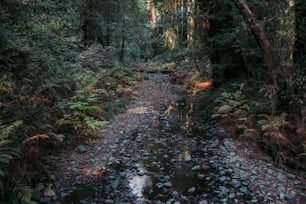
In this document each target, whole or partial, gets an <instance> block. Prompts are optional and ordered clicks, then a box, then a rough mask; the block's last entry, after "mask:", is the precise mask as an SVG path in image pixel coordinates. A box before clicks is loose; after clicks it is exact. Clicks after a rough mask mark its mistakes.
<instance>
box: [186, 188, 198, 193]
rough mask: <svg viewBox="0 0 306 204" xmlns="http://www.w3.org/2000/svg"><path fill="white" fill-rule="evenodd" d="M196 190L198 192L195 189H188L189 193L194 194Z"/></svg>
mask: <svg viewBox="0 0 306 204" xmlns="http://www.w3.org/2000/svg"><path fill="white" fill-rule="evenodd" d="M195 190H196V189H195V187H191V188H189V189H188V193H194V192H195Z"/></svg>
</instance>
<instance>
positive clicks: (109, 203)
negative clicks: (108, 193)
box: [104, 199, 114, 204]
mask: <svg viewBox="0 0 306 204" xmlns="http://www.w3.org/2000/svg"><path fill="white" fill-rule="evenodd" d="M104 203H105V204H113V203H114V201H113V200H111V199H107V200H105V201H104Z"/></svg>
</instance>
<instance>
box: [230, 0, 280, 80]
mask: <svg viewBox="0 0 306 204" xmlns="http://www.w3.org/2000/svg"><path fill="white" fill-rule="evenodd" d="M232 1H233V2H234V4H235V5H236V7H237V8H238V10H239V11H240V13H241V14H242V16H243V18H244V19H245V20H246V22H247V23H248V25H249V26H250V28H251V29H252V31H253V33H254V37H255V38H256V41H257V43H258V45H259V47H260V49H261V52H262V55H263V59H264V62H265V64H266V66H267V67H268V71H269V77H270V79H271V80H272V82H273V83H274V84H275V85H276V77H277V67H276V64H275V60H274V57H273V54H272V49H271V44H270V40H269V38H268V35H267V33H266V31H265V28H264V26H263V25H262V23H261V22H260V21H259V20H257V19H256V16H255V14H254V13H253V12H252V10H251V9H250V8H249V6H248V5H247V4H246V3H245V2H244V0H232Z"/></svg>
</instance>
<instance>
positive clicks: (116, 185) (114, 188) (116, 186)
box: [112, 179, 119, 190]
mask: <svg viewBox="0 0 306 204" xmlns="http://www.w3.org/2000/svg"><path fill="white" fill-rule="evenodd" d="M118 186H119V180H118V179H116V180H114V181H113V182H112V189H113V190H116V189H117V188H118Z"/></svg>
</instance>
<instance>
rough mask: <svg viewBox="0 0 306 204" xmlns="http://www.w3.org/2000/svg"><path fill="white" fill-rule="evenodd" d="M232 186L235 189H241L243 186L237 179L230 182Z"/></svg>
mask: <svg viewBox="0 0 306 204" xmlns="http://www.w3.org/2000/svg"><path fill="white" fill-rule="evenodd" d="M230 185H231V186H233V187H234V188H239V187H240V186H241V183H240V181H238V180H236V179H233V180H232V181H231V182H230Z"/></svg>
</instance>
